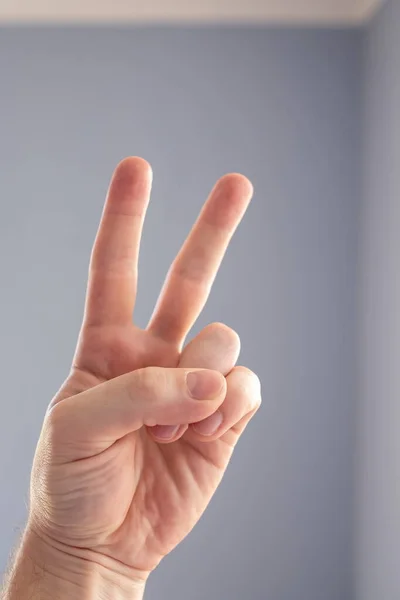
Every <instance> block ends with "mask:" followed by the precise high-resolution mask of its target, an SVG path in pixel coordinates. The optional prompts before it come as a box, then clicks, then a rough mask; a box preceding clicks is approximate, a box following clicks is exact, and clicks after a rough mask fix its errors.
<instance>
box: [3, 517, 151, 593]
mask: <svg viewBox="0 0 400 600" xmlns="http://www.w3.org/2000/svg"><path fill="white" fill-rule="evenodd" d="M145 584H146V580H145V579H142V578H139V577H138V578H132V574H131V573H129V572H128V571H127V570H125V569H124V568H123V567H121V569H120V570H118V571H117V570H115V569H111V568H110V567H109V566H107V565H106V564H105V563H104V564H102V563H101V562H96V561H94V560H91V559H90V558H88V557H84V556H76V555H75V554H74V553H71V552H69V551H68V549H66V548H63V547H62V546H61V545H59V544H56V543H53V542H52V541H48V540H46V539H44V538H43V537H42V536H40V535H38V534H37V533H36V532H35V531H34V530H32V529H30V528H29V527H28V528H27V530H26V531H25V534H24V537H23V540H22V544H21V547H20V549H19V551H18V554H17V556H16V561H15V564H14V567H13V569H12V571H11V574H10V579H9V585H8V587H7V588H6V589H7V591H6V594H5V596H4V600H25V599H26V600H28V599H29V600H98V598H104V600H142V598H143V594H144V589H145Z"/></svg>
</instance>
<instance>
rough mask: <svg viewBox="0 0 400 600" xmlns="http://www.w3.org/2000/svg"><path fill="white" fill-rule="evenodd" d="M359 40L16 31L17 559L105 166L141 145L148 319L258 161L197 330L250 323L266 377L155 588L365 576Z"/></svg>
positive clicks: (220, 594)
mask: <svg viewBox="0 0 400 600" xmlns="http://www.w3.org/2000/svg"><path fill="white" fill-rule="evenodd" d="M360 42H361V33H360V32H357V31H352V30H347V31H339V30H338V31H329V30H321V31H308V30H305V29H302V30H298V31H285V30H282V31H280V30H275V31H274V30H261V29H260V30H257V29H237V30H234V29H217V28H210V29H195V30H188V29H187V30H185V29H173V28H166V29H157V28H154V29H142V30H128V29H126V30H116V29H114V30H112V29H86V30H85V29H71V30H57V29H54V30H41V29H29V28H27V29H15V30H13V29H10V30H1V31H0V80H1V97H0V106H1V111H0V115H1V116H0V119H1V121H0V128H1V136H0V168H1V177H0V198H1V201H0V202H1V218H0V228H1V229H0V269H1V273H2V286H1V295H0V299H1V312H0V328H1V333H2V336H1V340H2V343H1V350H0V351H1V368H2V404H1V421H0V457H1V459H0V468H1V483H0V487H1V494H0V515H1V522H0V526H1V535H0V560H1V563H2V564H4V565H5V563H6V561H7V555H8V552H9V550H10V548H11V546H12V545H13V543H14V542H15V540H16V537H17V534H16V531H15V528H16V527H21V526H22V525H23V522H24V517H25V510H26V509H25V505H26V490H27V485H28V477H29V470H30V463H31V459H32V453H33V450H34V446H35V443H36V439H37V436H38V433H39V428H40V424H41V420H42V418H43V414H44V411H45V407H46V405H47V403H48V402H49V400H50V398H51V396H52V395H53V393H54V392H55V390H56V389H57V387H58V386H59V385H60V383H61V382H62V380H63V378H64V377H65V376H66V374H67V372H68V366H69V361H70V359H71V356H72V352H73V348H74V343H75V340H76V335H77V333H78V329H79V324H80V318H81V313H82V303H83V298H84V288H85V280H86V273H87V262H88V257H89V252H90V247H91V243H92V240H93V236H94V234H95V230H96V227H97V223H98V219H99V216H100V211H101V207H102V202H103V197H104V194H105V191H106V187H107V183H108V178H109V176H110V174H111V171H112V169H113V167H114V166H115V164H116V162H117V161H118V160H119V159H121V158H122V157H123V156H125V155H129V154H139V155H143V156H144V157H146V158H147V159H148V160H149V161H150V162H151V163H152V165H153V168H154V172H155V183H154V194H153V200H152V204H151V207H150V209H149V214H148V218H147V221H146V231H145V235H144V240H143V250H142V255H141V279H140V284H141V288H140V297H139V305H138V310H137V316H138V318H139V321H140V323H141V324H143V325H144V324H145V323H146V319H147V318H148V317H149V315H150V313H151V309H152V305H153V302H154V300H155V298H156V295H157V291H158V289H159V286H160V284H161V281H162V279H163V277H164V274H165V271H166V269H167V267H168V264H169V262H170V260H171V259H172V257H173V255H174V254H175V252H176V250H177V249H178V247H179V245H180V243H181V241H182V240H183V238H184V236H185V234H186V232H187V230H188V228H189V226H190V224H191V223H192V221H193V219H194V218H195V216H196V214H197V212H198V210H199V208H200V206H201V204H202V202H203V200H204V198H205V196H206V194H207V193H208V191H209V189H210V187H211V186H212V184H213V183H214V181H215V179H216V178H217V177H218V176H220V175H221V174H223V173H225V172H227V171H235V170H238V171H242V172H244V173H245V174H247V175H248V176H249V177H250V178H251V179H252V180H253V182H254V184H255V189H256V194H255V199H254V203H253V205H252V207H251V209H250V211H249V213H248V215H247V217H246V219H245V221H244V222H243V224H242V226H241V228H240V230H239V232H238V234H237V236H236V237H235V239H234V242H233V244H232V247H231V248H230V251H229V253H228V256H227V258H226V261H225V263H224V265H223V268H222V271H221V274H220V276H219V278H218V281H217V283H216V285H215V288H214V291H213V294H212V296H211V299H210V302H209V304H208V306H207V308H206V310H205V311H204V314H203V315H202V317H201V319H200V321H199V323H198V326H197V327H196V330H198V329H199V328H200V327H202V326H204V325H205V324H206V323H208V322H210V321H214V320H222V321H225V322H227V323H228V324H229V325H230V326H232V327H234V328H235V329H236V330H237V331H238V332H239V333H240V335H241V338H242V343H243V352H242V357H241V362H242V363H244V364H247V365H249V366H250V367H251V368H253V369H254V370H255V371H257V372H258V373H259V374H260V376H261V379H262V382H263V388H264V405H263V408H262V410H261V411H260V413H259V414H258V416H257V419H256V420H255V421H254V423H253V424H252V425H251V426H250V427H249V428H248V430H247V431H246V434H245V436H244V438H243V440H242V441H241V443H240V444H239V447H238V451H237V453H236V455H235V457H234V459H233V461H232V464H231V466H230V468H229V470H228V473H227V476H226V478H225V480H224V482H223V485H222V486H221V488H220V489H219V491H218V493H217V495H216V497H215V500H214V502H212V504H211V505H210V507H209V509H208V510H207V512H206V514H205V516H204V518H203V519H202V520H201V522H200V523H199V525H198V526H197V528H196V529H195V531H194V532H193V533H192V534H191V535H190V536H189V537H188V538H187V539H186V540H185V542H184V543H183V544H182V545H181V546H180V547H179V548H178V549H177V550H176V551H175V552H174V553H173V554H172V555H171V556H170V557H168V558H167V559H166V560H165V561H164V562H163V563H162V564H161V566H160V568H159V569H158V571H157V572H156V574H155V575H154V576H153V578H152V579H151V581H150V583H149V588H148V594H147V598H148V600H156V599H157V600H159V599H160V598H172V597H173V598H174V599H175V600H184V599H185V600H186V599H187V598H190V599H191V600H200V599H202V598H204V597H207V598H210V599H211V598H215V599H218V600H242V599H243V598H251V599H252V600H266V599H268V600H321V598H323V599H324V600H347V599H349V600H350V599H351V598H352V597H353V594H352V589H351V588H352V514H353V486H352V476H353V472H352V469H353V450H354V447H353V442H354V436H353V427H354V399H355V385H356V379H355V350H356V347H355V337H354V323H355V316H356V311H355V300H356V293H355V292H356V255H357V252H356V251H357V215H358V209H359V206H358V205H359V201H360V189H359V183H360V182H359V165H358V162H359V160H360V125H361V118H360V111H359V106H360V93H361V85H360V77H361V53H360V51H361V44H360ZM389 225H390V224H389ZM385 600H387V599H385Z"/></svg>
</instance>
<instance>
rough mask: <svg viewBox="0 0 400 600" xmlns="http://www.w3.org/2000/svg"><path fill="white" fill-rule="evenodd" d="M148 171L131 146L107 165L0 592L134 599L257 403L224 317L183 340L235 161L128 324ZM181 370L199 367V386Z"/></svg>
mask: <svg viewBox="0 0 400 600" xmlns="http://www.w3.org/2000/svg"><path fill="white" fill-rule="evenodd" d="M151 182H152V171H151V167H150V165H149V164H148V163H147V162H146V161H145V160H143V159H141V158H137V157H131V158H127V159H125V160H124V161H122V162H121V163H120V164H119V165H118V167H117V169H116V170H115V172H114V175H113V178H112V181H111V184H110V187H109V191H108V195H107V199H106V203H105V207H104V211H103V215H102V219H101V223H100V226H99V230H98V233H97V236H96V240H95V243H94V247H93V252H92V256H91V261H90V268H89V281H88V289H87V298H86V304H85V311H84V318H83V324H82V328H81V332H80V335H79V339H78V344H77V349H76V352H75V356H74V358H73V363H72V367H71V371H70V374H69V376H68V377H67V379H66V381H65V382H64V384H63V385H62V387H61V389H60V390H59V391H58V393H57V394H56V395H55V397H54V398H53V400H52V401H51V403H50V405H49V409H48V411H47V414H46V417H45V419H44V424H43V429H42V432H41V436H40V439H39V443H38V446H37V450H36V455H35V459H34V464H33V469H32V479H31V498H30V509H29V518H28V523H27V527H26V530H25V534H24V537H23V540H22V544H21V547H20V549H19V552H18V554H17V556H16V559H15V564H14V566H13V568H12V570H11V573H10V576H9V579H8V582H7V583H6V584H5V589H4V591H3V598H5V599H7V600H17V598H18V600H28V598H29V600H39V599H40V600H48V599H50V598H51V599H52V600H64V598H65V599H67V598H68V599H69V600H74V599H75V598H76V599H78V598H79V599H80V600H94V599H95V598H96V599H97V598H106V599H108V598H110V600H111V599H112V600H125V599H128V598H129V599H130V600H132V599H135V600H137V599H141V598H142V597H143V594H144V590H145V585H146V581H147V579H148V577H149V575H150V574H151V573H152V572H153V571H154V569H155V568H156V567H157V565H158V564H159V563H160V561H161V560H162V558H163V557H164V556H165V555H167V554H168V553H169V552H171V550H173V548H174V547H175V546H176V545H177V544H179V542H180V541H181V540H182V539H183V538H184V537H185V536H186V535H187V534H188V533H189V532H190V531H191V529H192V528H193V527H194V525H195V524H196V522H197V521H198V520H199V518H200V517H201V515H202V513H203V512H204V510H205V508H206V507H207V505H208V503H209V501H210V499H211V497H212V496H213V494H214V492H215V490H216V488H217V487H218V485H219V483H220V481H221V479H222V476H223V474H224V472H225V469H226V467H227V465H228V463H229V461H230V458H231V456H232V452H233V449H234V447H235V445H236V443H237V441H238V439H239V437H240V436H241V434H242V433H243V431H244V429H245V427H246V425H247V424H248V423H249V421H250V419H251V418H252V417H253V415H254V414H255V413H256V411H257V410H258V408H259V406H260V403H261V394H260V383H259V380H258V378H257V376H256V375H255V374H254V373H253V372H252V371H250V370H249V369H247V368H245V367H241V366H235V365H236V361H237V359H238V355H239V346H240V342H239V337H238V335H237V334H236V333H235V332H234V331H233V330H231V329H230V328H229V327H227V326H225V325H223V324H220V323H214V324H212V325H209V326H208V327H206V328H205V329H203V330H202V331H201V332H200V333H199V334H198V335H197V336H196V337H195V338H194V339H193V340H192V341H191V342H190V343H189V344H187V345H185V339H186V337H187V335H188V333H189V331H190V329H191V327H192V325H193V324H194V322H195V321H196V319H197V317H198V315H199V314H200V312H201V310H202V308H203V307H204V304H205V302H206V301H207V297H208V295H209V292H210V289H211V286H212V283H213V281H214V278H215V276H216V274H217V271H218V268H219V266H220V263H221V261H222V258H223V256H224V253H225V250H226V248H227V246H228V244H229V241H230V239H231V237H232V235H233V233H234V231H235V229H236V227H237V226H238V224H239V223H240V221H241V219H242V217H243V215H244V213H245V211H246V208H247V206H248V204H249V202H250V199H251V196H252V192H253V190H252V185H251V183H250V182H249V181H248V179H246V177H244V176H243V175H240V174H236V173H233V174H229V175H225V176H224V177H222V178H221V179H220V180H219V181H218V182H217V183H216V185H215V186H214V188H213V190H212V191H211V193H210V195H209V197H208V199H207V201H206V203H205V204H204V207H203V209H202V211H201V213H200V216H199V217H198V220H197V221H196V223H195V225H194V227H193V228H192V230H191V232H190V234H189V236H188V238H187V240H186V242H185V244H184V245H183V247H182V249H181V251H180V252H179V254H178V256H177V258H176V259H175V261H174V262H173V264H172V266H171V269H170V271H169V273H168V276H167V278H166V281H165V284H164V287H163V289H162V291H161V294H160V297H159V300H158V302H157V305H156V308H155V309H154V312H153V315H152V317H151V319H150V322H149V324H148V326H147V328H146V329H139V328H138V327H137V326H136V325H135V324H134V319H132V314H133V311H134V304H135V298H136V291H137V263H138V253H139V245H140V236H141V231H142V227H143V221H144V216H145V212H146V207H147V204H148V202H149V199H150V190H151ZM160 243H162V240H161V241H159V240H158V241H157V244H155V246H156V248H157V250H159V244H160ZM191 372H194V373H195V374H196V373H197V374H200V375H203V379H202V380H201V381H202V383H201V384H200V383H198V386H197V393H196V394H194V392H193V389H192V388H193V386H192V388H188V385H189V384H192V383H193V382H194V378H193V376H192V375H189V376H188V374H189V373H191ZM197 381H198V382H199V381H200V380H197ZM190 389H192V391H190ZM194 396H197V397H200V398H201V399H195V398H194Z"/></svg>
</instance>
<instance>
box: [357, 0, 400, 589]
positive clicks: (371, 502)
mask: <svg viewBox="0 0 400 600" xmlns="http://www.w3.org/2000/svg"><path fill="white" fill-rule="evenodd" d="M399 33H400V3H399V2H397V1H396V2H395V1H393V2H388V3H387V4H386V6H385V7H384V9H383V10H382V11H381V12H380V14H379V15H378V17H377V19H376V20H375V21H374V22H373V24H372V26H371V27H370V29H369V31H368V32H367V33H366V37H365V106H364V121H365V136H364V140H365V163H364V187H365V190H364V191H365V194H364V196H365V197H364V203H363V213H362V218H363V242H362V244H363V248H362V256H363V264H362V271H361V272H362V284H361V287H360V325H361V329H360V367H361V371H360V374H361V379H360V382H361V388H360V394H359V411H358V414H359V418H358V421H359V428H358V429H359V444H358V468H357V473H358V484H357V487H358V493H357V496H358V499H357V505H356V507H357V511H356V532H357V535H356V539H357V546H356V547H357V561H356V566H357V582H358V585H357V598H358V599H359V600H376V599H377V598H382V599H384V600H397V599H398V598H399V594H400V569H399V561H398V558H399V555H400V487H399V486H400V401H399V390H400V269H399V255H400V202H399V197H400V168H399V164H400V37H399Z"/></svg>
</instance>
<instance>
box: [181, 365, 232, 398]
mask: <svg viewBox="0 0 400 600" xmlns="http://www.w3.org/2000/svg"><path fill="white" fill-rule="evenodd" d="M223 380H224V378H223V376H222V375H220V374H219V373H217V372H216V371H208V370H204V371H192V372H190V373H188V374H187V376H186V383H187V386H188V388H189V392H190V394H191V396H192V397H193V398H196V400H211V399H212V398H215V396H218V394H219V393H220V391H221V390H222V386H223V383H224V381H223Z"/></svg>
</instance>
